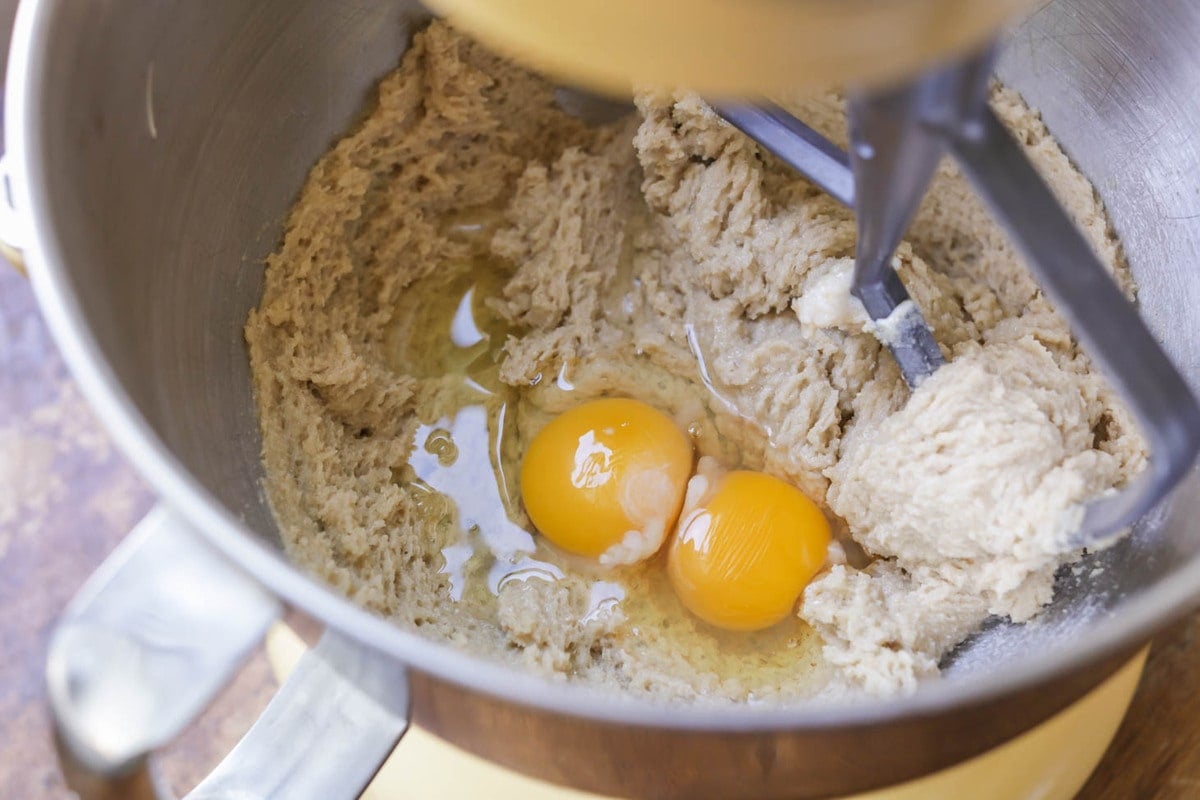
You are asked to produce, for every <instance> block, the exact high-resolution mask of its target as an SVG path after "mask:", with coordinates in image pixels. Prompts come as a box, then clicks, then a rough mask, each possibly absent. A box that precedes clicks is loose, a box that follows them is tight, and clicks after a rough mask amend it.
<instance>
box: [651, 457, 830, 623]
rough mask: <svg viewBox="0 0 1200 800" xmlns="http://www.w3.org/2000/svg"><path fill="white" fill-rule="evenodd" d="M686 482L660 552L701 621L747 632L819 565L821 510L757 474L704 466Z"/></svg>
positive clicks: (774, 614) (777, 614)
mask: <svg viewBox="0 0 1200 800" xmlns="http://www.w3.org/2000/svg"><path fill="white" fill-rule="evenodd" d="M705 461H707V459H702V463H701V470H700V474H698V475H697V476H696V477H695V478H693V479H692V480H691V482H690V484H689V486H688V492H687V502H686V504H685V507H684V510H683V516H682V518H681V519H680V521H679V526H678V529H677V531H676V533H675V536H674V538H673V539H672V541H671V546H670V549H669V550H668V553H667V571H668V574H669V575H670V579H671V584H672V586H673V587H674V588H675V593H676V594H677V595H678V596H679V599H680V601H682V603H683V605H684V606H685V607H687V609H688V610H689V611H691V612H692V613H693V614H695V615H696V616H698V617H700V618H701V619H702V620H704V621H705V622H708V623H710V624H712V625H716V626H718V627H721V628H726V629H729V630H739V631H749V630H757V629H759V628H766V627H769V626H771V625H774V624H775V623H776V622H779V621H780V620H782V619H783V618H784V617H785V616H787V615H788V614H789V613H791V611H792V608H793V606H794V605H795V603H796V600H797V598H799V596H800V593H801V592H802V591H804V587H805V586H807V585H808V582H809V581H810V580H812V578H813V576H814V575H815V574H816V573H817V571H818V570H819V569H821V566H822V564H823V563H824V561H825V555H826V552H827V548H828V546H829V541H830V531H829V523H828V522H827V521H826V519H825V515H824V514H822V513H821V509H819V508H818V507H817V505H816V504H815V503H814V502H813V501H811V500H809V499H808V498H807V497H806V496H805V495H804V493H803V492H801V491H800V490H799V489H797V488H796V487H794V486H792V485H791V484H789V483H786V482H784V481H781V480H779V479H778V478H775V477H772V476H770V475H766V474H764V473H761V472H748V471H744V470H739V471H735V472H729V473H727V474H724V475H718V474H715V472H714V471H713V470H710V469H706V468H705V467H706V465H705V464H704V462H705Z"/></svg>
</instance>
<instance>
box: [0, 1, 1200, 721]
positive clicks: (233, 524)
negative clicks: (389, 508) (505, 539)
mask: <svg viewBox="0 0 1200 800" xmlns="http://www.w3.org/2000/svg"><path fill="white" fill-rule="evenodd" d="M59 5H60V3H59V2H57V0H42V1H41V2H37V3H31V2H25V3H21V4H20V8H19V10H18V15H17V20H16V25H15V28H14V34H13V42H12V49H11V51H10V55H9V65H8V80H7V87H6V93H5V118H6V121H5V133H6V142H7V147H8V158H7V160H8V162H9V169H10V174H11V176H12V192H13V200H14V204H15V205H16V208H17V209H18V210H19V212H20V213H21V214H22V216H23V217H24V218H25V220H26V222H27V225H28V230H27V231H26V235H27V241H26V242H24V243H23V244H24V252H25V258H26V262H27V265H28V268H29V273H30V276H31V280H32V283H33V288H34V292H35V294H36V297H37V300H38V304H39V306H40V308H41V311H42V314H43V316H44V317H45V320H46V323H47V325H48V327H49V329H50V331H51V334H52V336H53V337H54V340H55V342H56V343H57V345H58V347H59V349H60V350H61V352H62V354H63V358H64V360H65V361H66V363H67V365H68V368H69V369H70V371H71V373H72V375H73V376H74V378H75V379H76V381H78V383H79V385H80V387H81V390H82V392H83V394H84V396H85V397H86V398H87V399H88V401H89V402H90V404H91V406H92V407H93V409H94V410H95V412H96V413H97V415H98V417H99V418H100V420H101V421H102V422H103V424H104V426H105V427H106V429H107V430H108V432H109V433H110V434H111V435H112V437H113V439H114V440H115V441H116V442H117V444H118V446H119V447H120V448H121V449H122V451H123V452H124V453H125V455H126V456H127V457H128V458H129V459H130V460H131V461H132V462H133V463H134V465H135V466H136V467H137V469H138V470H139V471H140V473H141V474H142V475H143V476H144V477H145V478H146V480H147V481H149V482H150V484H151V485H152V486H153V487H154V489H155V490H156V492H157V493H158V494H159V495H160V496H161V498H162V499H163V500H164V501H166V502H167V503H168V504H169V505H170V506H171V507H173V508H174V509H176V511H178V512H179V513H180V514H181V515H182V516H183V517H184V518H185V519H186V520H187V521H188V522H189V523H190V524H191V525H192V526H193V527H194V528H195V529H196V530H197V531H199V532H200V533H201V534H202V535H203V536H204V538H205V539H206V540H207V541H208V542H210V543H211V544H212V545H213V546H214V547H216V548H217V549H218V550H219V551H221V552H223V553H224V554H225V555H226V556H227V557H228V558H229V559H230V560H232V561H233V562H235V563H236V564H237V565H239V566H240V567H241V568H243V569H244V570H246V571H247V572H248V573H250V574H251V575H253V576H254V577H255V578H257V579H258V580H259V581H261V582H262V583H263V584H264V585H265V586H267V587H268V588H270V589H271V590H272V591H274V592H276V593H277V594H278V595H279V596H280V597H282V598H284V599H285V600H287V601H289V602H291V603H293V604H295V605H296V606H298V607H299V608H302V609H304V610H305V611H307V612H308V613H310V614H312V615H313V616H315V617H317V618H318V619H320V620H322V621H323V622H325V623H326V624H328V625H331V626H333V627H335V628H337V629H338V630H340V631H342V632H343V633H345V634H347V635H349V636H352V637H353V638H355V639H357V640H359V641H360V642H362V643H364V644H366V645H368V646H370V647H373V648H375V649H377V650H379V651H381V652H384V653H387V654H389V655H391V656H393V657H395V658H397V659H398V660H400V661H401V662H403V663H405V664H407V665H409V666H411V667H413V668H415V669H418V670H420V671H421V672H423V673H427V674H429V675H431V676H434V677H437V678H439V679H443V680H445V681H448V682H451V683H453V684H457V685H459V686H461V687H463V688H466V689H469V690H474V691H477V692H481V693H484V694H487V695H491V696H494V697H497V698H500V699H502V700H506V701H509V702H512V703H516V704H520V705H524V706H528V707H532V708H536V709H540V710H542V711H546V712H551V713H555V714H563V715H568V716H576V717H584V718H588V719H592V720H596V721H601V722H607V723H615V724H622V725H633V726H640V727H648V728H658V729H677V730H686V731H697V732H732V733H738V732H742V733H756V732H763V731H775V730H789V731H820V730H833V729H845V728H853V727H865V726H873V725H878V724H881V723H886V722H889V721H895V720H900V719H904V718H911V717H920V716H932V715H936V714H942V713H947V712H951V711H953V710H954V709H956V708H958V707H963V706H968V705H974V704H979V703H983V702H987V701H991V700H996V699H998V698H1002V697H1004V696H1006V695H1010V694H1014V693H1016V692H1018V691H1021V690H1025V689H1030V688H1033V687H1036V686H1038V685H1039V684H1043V683H1047V682H1050V681H1052V680H1054V679H1055V678H1059V677H1063V676H1065V675H1066V674H1067V673H1070V672H1074V671H1076V670H1080V669H1082V668H1084V667H1086V666H1087V665H1089V664H1092V663H1095V662H1098V661H1100V660H1101V659H1103V658H1104V657H1106V656H1110V655H1112V654H1114V653H1116V652H1118V651H1120V650H1122V649H1131V648H1132V647H1133V646H1134V645H1136V644H1139V643H1142V642H1144V641H1145V640H1146V639H1148V638H1149V637H1150V636H1151V635H1152V634H1153V633H1154V632H1155V631H1157V630H1158V629H1160V628H1161V627H1162V626H1164V625H1165V624H1167V623H1168V622H1170V621H1172V620H1173V619H1174V618H1176V617H1178V616H1180V615H1182V614H1184V613H1185V612H1186V611H1187V610H1189V609H1190V608H1192V607H1193V606H1194V605H1196V603H1197V599H1198V597H1200V560H1197V561H1196V562H1194V563H1192V564H1189V565H1188V566H1187V567H1185V568H1183V569H1181V570H1179V571H1178V572H1177V573H1176V574H1174V575H1171V576H1169V577H1168V578H1166V579H1164V580H1162V581H1160V582H1159V583H1158V584H1156V585H1155V586H1152V587H1151V588H1149V589H1147V590H1145V591H1144V592H1141V593H1139V594H1138V595H1137V596H1135V597H1132V598H1130V599H1129V600H1127V601H1125V602H1124V603H1123V604H1122V606H1121V607H1120V608H1119V609H1118V610H1117V611H1116V612H1115V613H1114V614H1113V615H1112V617H1111V618H1110V619H1107V620H1105V621H1104V622H1103V624H1102V625H1100V626H1098V628H1097V630H1095V631H1094V633H1093V635H1091V636H1088V637H1087V638H1086V639H1082V640H1076V641H1073V642H1071V643H1070V644H1069V645H1068V646H1065V647H1062V648H1060V649H1058V650H1057V651H1055V652H1054V653H1053V654H1052V655H1051V656H1050V657H1046V656H1045V655H1044V654H1043V655H1037V654H1029V655H1022V656H1019V657H1015V658H1014V659H1013V660H1012V661H1010V662H1008V664H1007V665H1006V669H1005V670H1004V671H1003V672H1002V673H999V674H991V675H988V676H986V677H974V676H973V677H971V678H964V679H955V680H946V681H937V682H932V683H929V684H926V685H924V686H922V687H921V689H920V690H918V691H917V692H916V693H915V694H912V695H909V696H900V697H892V698H883V699H876V700H871V701H865V700H862V701H856V702H849V703H841V704H835V703H833V702H830V703H810V704H797V705H790V706H780V707H762V706H757V705H746V704H738V705H728V706H725V705H722V706H719V707H718V706H705V705H692V706H688V705H668V704H656V703H653V702H648V701H644V700H636V699H634V698H632V697H622V696H619V695H614V693H612V692H608V691H601V690H598V689H595V688H592V687H588V686H584V685H579V684H568V683H563V682H556V681H551V680H546V679H542V678H539V677H537V676H535V675H534V674H533V673H531V672H526V671H523V670H520V669H517V668H515V667H509V666H505V665H502V664H499V663H496V662H492V661H489V660H486V659H484V658H481V657H475V656H472V655H469V654H467V653H465V652H463V651H461V650H458V649H456V648H454V647H452V646H450V645H449V644H443V643H439V642H435V641H433V640H431V639H427V638H425V637H423V636H420V635H418V634H416V633H413V632H410V631H406V630H404V629H402V628H400V627H398V626H395V625H393V624H391V623H389V622H387V621H386V620H385V619H383V618H381V617H378V616H375V615H373V614H371V613H370V612H368V611H366V610H365V609H362V608H360V607H358V606H356V605H354V604H353V603H351V602H350V601H349V600H347V599H345V598H343V597H341V596H339V595H336V594H335V593H334V592H332V591H331V590H329V589H328V588H326V587H325V586H323V585H321V584H320V583H319V582H317V581H316V580H314V579H313V578H310V577H308V576H307V575H305V574H303V573H302V572H300V571H299V570H298V569H296V568H295V567H293V566H292V565H291V564H289V563H288V562H287V561H286V560H285V559H284V558H283V557H282V555H281V554H280V553H278V552H275V551H273V550H272V549H270V548H269V547H267V546H265V545H263V544H262V543H260V542H259V541H257V538H256V537H255V536H254V534H253V533H252V532H251V531H250V530H249V529H248V528H247V526H246V525H245V523H244V521H242V520H240V519H239V518H237V516H236V515H234V514H233V513H232V512H230V511H229V510H228V509H227V508H225V507H224V506H223V505H222V504H221V503H220V502H218V501H217V500H216V498H214V497H213V496H212V495H211V494H210V493H209V492H208V491H207V490H206V489H205V488H204V487H203V486H202V485H201V484H200V483H199V481H197V480H196V478H195V477H194V476H192V475H191V474H190V473H189V472H188V470H187V469H186V468H185V467H184V466H183V465H182V464H181V463H180V462H179V461H178V460H177V459H176V458H175V456H174V455H173V454H172V453H171V451H170V450H169V448H168V447H167V446H166V444H165V443H164V442H163V441H162V440H161V439H159V438H158V436H157V435H156V434H155V432H154V431H153V429H152V428H151V426H150V425H149V423H148V422H147V421H146V419H145V418H144V417H143V416H142V415H141V414H140V412H139V411H138V409H137V407H136V406H135V405H134V403H133V401H132V400H131V399H130V397H129V395H128V394H127V393H126V392H125V390H124V388H123V387H122V385H121V383H120V381H119V380H118V379H117V377H116V374H115V372H114V371H113V369H112V367H111V365H110V363H109V362H108V360H107V358H106V357H105V354H104V352H103V350H102V348H101V346H100V344H99V343H98V341H97V340H96V338H95V336H94V335H93V333H92V331H91V330H90V329H89V327H88V325H87V323H86V321H85V317H84V315H83V313H82V309H81V305H80V302H79V297H78V295H77V293H76V290H75V287H74V286H73V285H72V282H71V278H70V274H69V270H68V269H67V268H66V266H65V262H64V258H63V252H62V249H61V247H60V244H59V239H58V237H57V235H56V234H57V231H58V230H59V220H58V218H57V216H56V210H55V208H54V207H53V205H52V203H51V198H50V196H49V195H50V192H49V189H48V187H49V184H48V181H47V178H48V172H49V169H50V165H49V164H47V163H46V153H45V149H44V138H43V131H44V130H45V128H46V103H45V98H44V92H43V87H44V83H45V76H46V74H47V70H48V67H49V66H50V64H49V59H50V54H51V53H52V52H53V49H52V47H51V46H50V42H49V30H50V28H51V24H50V23H51V20H52V18H53V16H54V13H55V11H56V9H57V7H58V6H59Z"/></svg>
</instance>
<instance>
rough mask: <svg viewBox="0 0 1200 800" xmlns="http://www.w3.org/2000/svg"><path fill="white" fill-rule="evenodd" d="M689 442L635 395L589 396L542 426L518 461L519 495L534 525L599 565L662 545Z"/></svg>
mask: <svg viewBox="0 0 1200 800" xmlns="http://www.w3.org/2000/svg"><path fill="white" fill-rule="evenodd" d="M691 472H692V443H691V441H690V440H689V439H688V437H687V436H686V435H685V434H684V433H683V431H681V430H680V429H679V428H678V427H677V426H676V425H675V423H674V422H672V421H671V418H670V417H668V416H666V415H665V414H663V413H662V412H660V411H657V410H655V409H654V408H651V407H650V406H648V405H646V404H645V403H641V402H638V401H637V400H629V399H623V398H609V399H603V400H593V401H591V402H588V403H584V404H583V405H581V406H577V407H576V408H573V409H571V410H569V411H566V412H564V413H563V414H561V415H559V416H558V417H556V418H555V419H553V420H551V422H550V423H549V424H547V425H546V427H545V428H543V429H542V430H541V431H540V432H539V433H538V434H537V436H535V437H534V439H533V441H532V442H531V443H530V445H529V450H528V451H527V452H526V453H525V458H524V460H523V461H522V463H521V499H522V501H523V502H524V504H525V510H526V511H527V512H528V513H529V519H530V520H531V521H532V522H533V524H534V526H535V527H536V528H537V529H538V531H539V532H540V533H541V534H542V535H543V536H545V537H546V538H547V539H549V540H550V541H551V542H553V543H554V544H556V545H558V546H559V547H561V548H562V549H564V550H567V551H569V552H572V553H576V554H578V555H582V556H587V557H589V558H595V559H597V560H599V561H600V563H602V564H605V565H617V564H632V563H634V562H637V561H641V560H643V559H645V558H648V557H650V556H651V555H653V554H654V553H655V552H657V551H658V549H659V548H660V547H661V546H662V543H663V540H664V539H665V538H666V535H667V533H668V532H669V531H670V530H671V529H672V526H673V525H674V524H675V520H676V519H677V518H678V516H679V510H680V508H681V506H682V505H683V496H684V492H685V491H686V489H687V483H688V476H689V475H691Z"/></svg>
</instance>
